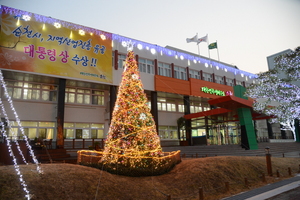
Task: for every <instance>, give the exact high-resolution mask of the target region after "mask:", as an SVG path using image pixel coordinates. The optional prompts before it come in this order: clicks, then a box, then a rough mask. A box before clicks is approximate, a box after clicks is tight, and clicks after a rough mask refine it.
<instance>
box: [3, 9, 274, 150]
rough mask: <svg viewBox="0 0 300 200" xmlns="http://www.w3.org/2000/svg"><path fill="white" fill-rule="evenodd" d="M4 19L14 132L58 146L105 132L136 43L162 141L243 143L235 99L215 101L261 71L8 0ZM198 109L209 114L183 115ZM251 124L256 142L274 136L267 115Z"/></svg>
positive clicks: (8, 119)
mask: <svg viewBox="0 0 300 200" xmlns="http://www.w3.org/2000/svg"><path fill="white" fill-rule="evenodd" d="M1 18H2V21H1V33H0V38H1V39H0V45H1V47H0V62H1V67H0V68H1V72H2V74H1V76H2V77H3V82H2V87H1V99H2V105H3V109H4V110H3V109H2V112H1V119H2V121H3V123H8V124H7V126H6V130H7V133H8V136H9V137H11V138H15V139H17V138H22V137H23V136H22V135H23V134H25V135H27V136H28V137H29V138H30V139H34V138H42V139H53V141H54V142H55V143H56V145H57V147H60V146H63V144H64V141H65V140H73V139H76V140H82V139H85V140H89V139H93V138H99V139H100V138H106V133H107V132H108V129H109V124H110V119H111V111H112V110H113V107H114V102H115V100H116V98H117V91H118V86H119V84H120V82H121V77H122V72H123V70H124V62H125V58H126V54H127V46H128V44H130V43H131V44H132V45H133V47H134V49H133V51H134V52H135V55H136V61H137V62H138V66H139V71H140V76H141V80H142V82H143V86H144V90H145V93H146V94H147V97H148V105H149V107H150V108H151V112H152V114H153V117H154V120H155V122H156V126H157V131H158V134H159V136H160V138H161V143H162V145H163V146H164V145H165V146H167V145H198V144H205V145H222V144H241V124H240V121H239V119H238V111H237V110H236V108H235V106H233V107H232V106H231V108H232V109H231V110H229V111H228V109H227V112H224V113H222V112H219V111H218V112H217V113H214V110H215V109H216V108H219V107H216V106H214V105H212V104H210V103H209V101H210V100H212V99H218V98H220V97H224V96H234V87H235V86H237V85H240V86H242V87H245V88H246V87H247V86H249V85H250V84H251V83H254V82H255V77H256V75H254V74H251V73H249V72H245V71H242V70H239V69H238V68H237V67H236V66H232V65H229V64H226V63H223V62H220V61H216V60H213V59H209V58H206V57H202V56H199V55H197V54H193V53H190V52H186V51H183V50H180V49H176V48H174V47H170V46H167V47H161V46H158V45H153V44H149V43H146V42H142V41H139V40H136V39H132V38H129V37H124V36H120V35H117V34H113V33H108V32H104V31H101V30H96V29H92V28H88V27H84V26H81V25H76V24H72V23H68V22H65V21H62V20H57V19H53V18H49V17H45V16H41V15H37V14H33V13H28V12H26V11H21V10H17V9H14V8H9V7H5V6H2V7H1ZM8 96H9V97H8ZM229 104H230V103H229ZM232 104H234V105H235V104H236V102H235V101H232ZM227 106H228V104H227ZM5 113H6V114H7V115H5ZM195 113H202V114H199V115H196V117H194V118H191V119H188V120H184V119H183V118H184V116H187V115H190V114H195ZM257 119H259V118H257ZM19 121H20V122H21V126H20V123H19ZM182 123H184V126H182ZM252 123H253V126H254V127H256V132H255V134H256V139H257V141H258V142H259V141H265V140H266V141H267V140H268V135H269V132H270V131H271V129H270V128H268V127H267V121H266V119H263V118H261V119H260V120H257V121H253V122H252Z"/></svg>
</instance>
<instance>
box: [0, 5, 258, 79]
mask: <svg viewBox="0 0 300 200" xmlns="http://www.w3.org/2000/svg"><path fill="white" fill-rule="evenodd" d="M2 8H3V12H4V13H9V14H14V15H17V16H23V15H26V16H29V17H31V18H32V17H34V19H35V20H36V21H38V22H42V23H44V24H45V23H48V24H51V25H53V24H54V23H59V24H60V25H61V26H63V27H66V28H69V29H73V30H83V31H84V32H87V33H93V34H95V35H99V36H100V37H101V38H106V39H108V38H110V39H112V40H116V41H119V42H120V43H124V42H125V43H126V42H127V41H129V40H131V41H133V42H134V43H135V46H136V47H137V48H138V49H139V50H142V49H143V48H145V49H147V50H149V51H151V52H153V53H156V52H160V54H161V55H162V54H165V55H168V56H173V57H174V56H177V57H180V58H182V59H187V60H190V61H194V62H200V63H210V64H211V65H213V66H215V67H216V66H218V68H220V69H223V70H224V71H225V72H227V71H229V72H232V73H234V74H235V75H236V74H244V75H246V76H248V77H249V78H250V79H251V78H256V77H257V75H256V74H252V73H249V72H246V71H243V70H239V69H236V68H234V67H230V66H227V65H225V64H223V63H220V62H217V61H214V60H211V59H208V58H204V57H200V56H196V55H192V54H187V53H183V52H180V51H175V50H172V49H168V48H165V47H161V46H158V45H154V44H149V43H146V42H141V41H138V40H134V39H130V38H128V37H124V36H120V35H118V34H113V33H108V32H104V31H101V30H97V29H93V28H89V27H85V26H81V25H78V24H73V23H70V22H66V21H62V20H58V19H54V18H51V17H45V16H42V15H38V14H33V13H30V12H26V11H22V10H18V9H14V8H10V7H6V6H2Z"/></svg>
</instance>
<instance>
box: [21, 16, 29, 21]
mask: <svg viewBox="0 0 300 200" xmlns="http://www.w3.org/2000/svg"><path fill="white" fill-rule="evenodd" d="M22 19H24V20H25V21H29V20H30V19H31V17H30V16H29V15H23V16H22Z"/></svg>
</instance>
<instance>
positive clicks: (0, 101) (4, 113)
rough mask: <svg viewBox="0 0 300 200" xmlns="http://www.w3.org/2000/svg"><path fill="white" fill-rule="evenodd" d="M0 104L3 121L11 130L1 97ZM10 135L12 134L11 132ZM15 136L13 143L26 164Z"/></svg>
mask: <svg viewBox="0 0 300 200" xmlns="http://www.w3.org/2000/svg"><path fill="white" fill-rule="evenodd" d="M0 105H1V109H2V113H3V115H4V117H5V121H6V123H7V124H8V126H9V130H13V129H12V128H11V124H10V121H9V119H8V116H7V113H6V110H5V108H4V104H3V102H2V99H1V98H0ZM2 127H4V126H2ZM12 133H14V132H13V131H12ZM12 135H14V134H12ZM16 138H17V137H14V142H15V144H16V147H17V149H18V151H19V154H20V155H21V157H22V160H23V162H24V163H25V164H28V163H27V161H26V159H25V157H24V154H23V152H22V150H21V148H20V144H19V142H18V140H17V139H16Z"/></svg>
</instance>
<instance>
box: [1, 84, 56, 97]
mask: <svg viewBox="0 0 300 200" xmlns="http://www.w3.org/2000/svg"><path fill="white" fill-rule="evenodd" d="M6 87H7V91H8V94H9V96H10V97H11V98H12V99H24V100H33V101H56V100H57V86H55V85H47V84H37V83H28V82H21V81H10V80H9V81H6Z"/></svg>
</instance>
